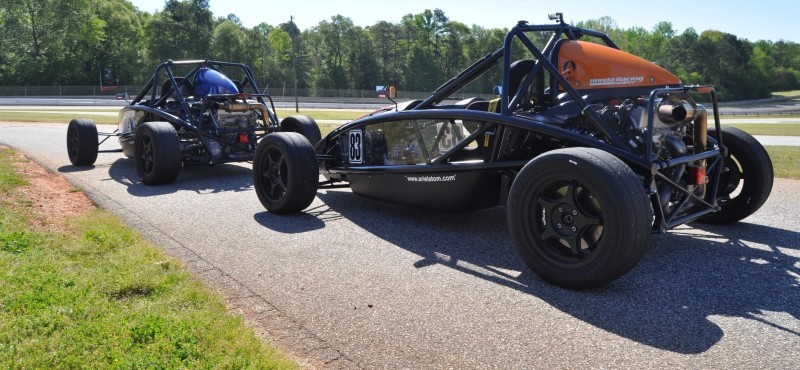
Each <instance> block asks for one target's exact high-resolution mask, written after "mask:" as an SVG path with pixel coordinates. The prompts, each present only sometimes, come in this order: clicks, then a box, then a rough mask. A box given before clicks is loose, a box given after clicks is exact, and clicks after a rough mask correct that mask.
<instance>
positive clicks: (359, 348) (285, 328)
mask: <svg viewBox="0 0 800 370" xmlns="http://www.w3.org/2000/svg"><path fill="white" fill-rule="evenodd" d="M65 131H66V129H65V127H64V126H59V125H44V124H43V125H30V124H16V125H14V124H5V125H0V144H5V145H11V146H13V147H17V148H19V149H20V150H22V151H23V152H24V153H26V154H28V155H30V156H31V157H33V158H34V159H35V160H37V161H38V162H40V163H42V164H44V165H45V166H46V167H47V168H49V169H51V170H53V171H55V172H57V173H61V174H63V175H64V176H66V177H67V178H68V179H69V180H70V181H72V182H73V183H74V184H77V185H78V186H80V187H81V188H83V189H84V190H85V191H86V192H87V193H88V194H89V196H90V197H91V198H92V199H94V200H95V201H96V202H98V203H99V204H100V205H101V206H103V207H105V208H108V209H110V210H112V211H113V212H116V213H118V214H120V215H121V216H123V217H124V219H125V220H126V221H127V222H128V223H129V224H131V225H133V226H135V227H137V228H139V229H140V230H142V232H143V233H144V234H145V235H146V236H147V237H149V238H150V239H152V240H154V241H155V242H156V243H158V244H160V245H162V246H164V248H165V249H167V250H168V251H169V252H170V253H172V254H174V255H176V256H178V257H180V258H182V259H183V260H184V261H186V263H187V265H188V266H189V267H190V268H192V269H194V270H195V271H196V272H197V273H198V274H200V275H201V276H203V277H204V278H205V279H206V280H207V281H209V282H210V283H211V284H212V285H214V286H216V287H218V288H220V289H221V290H223V291H225V292H226V293H227V294H228V296H229V297H231V298H232V304H233V305H234V306H235V307H236V309H237V310H239V311H241V312H244V313H245V314H246V315H247V317H249V319H250V322H251V323H254V324H255V325H256V326H257V327H258V328H259V331H261V332H266V333H269V335H271V336H272V337H273V338H275V341H276V342H277V343H278V344H280V345H282V346H284V347H286V348H289V349H290V350H292V351H293V352H295V353H298V354H299V355H300V356H303V357H307V358H309V359H310V362H311V363H312V364H321V363H327V364H328V365H327V366H328V367H330V368H359V367H361V368H458V369H467V368H475V369H478V368H480V369H484V368H500V369H511V368H678V367H680V368H726V369H727V368H742V369H753V368H773V369H789V368H794V369H797V368H800V215H798V207H797V202H798V199H800V181H792V180H777V181H776V185H775V188H774V190H773V193H772V197H771V198H770V199H769V201H768V202H767V204H766V205H765V206H764V207H763V208H762V210H761V211H759V212H758V213H756V214H755V215H753V216H752V217H750V218H748V219H746V220H745V221H744V222H741V223H739V224H737V225H733V226H723V227H720V226H709V225H700V224H699V225H693V226H694V227H681V228H678V229H676V230H673V231H672V232H670V233H669V234H668V235H662V236H654V237H653V238H652V239H651V242H650V249H649V251H648V252H647V254H646V255H645V257H644V259H643V260H642V261H641V262H640V264H639V265H638V266H637V267H636V268H635V269H634V270H633V271H632V272H631V273H629V274H628V275H626V276H624V277H623V278H621V279H619V280H617V281H616V282H613V283H611V284H609V285H607V286H605V287H603V288H600V289H597V290H594V291H587V292H574V291H567V290H563V289H559V288H556V287H553V286H551V285H548V284H546V283H544V282H542V281H541V280H539V279H538V278H537V277H535V276H534V275H532V274H531V273H530V272H529V271H528V270H527V269H526V268H525V267H524V266H523V264H522V263H521V262H520V260H519V258H518V257H517V255H516V253H515V251H514V248H513V246H512V244H511V241H510V239H509V237H508V234H507V227H506V222H505V213H504V209H503V208H499V207H498V208H493V209H489V210H485V211H481V212H476V213H471V214H466V215H442V214H434V213H428V212H423V211H418V210H414V209H408V208H402V207H395V206H392V205H387V204H383V203H380V202H376V201H371V200H367V199H363V198H360V197H357V196H355V195H353V194H351V193H350V192H349V191H346V190H331V191H320V192H319V194H318V199H316V200H315V202H314V203H313V204H312V206H311V208H310V209H309V210H307V212H305V213H303V214H301V215H296V216H276V215H272V214H269V213H267V212H265V211H264V210H263V209H262V207H261V205H260V204H259V203H258V200H257V198H256V195H255V193H254V191H253V189H252V182H251V174H250V170H249V168H248V166H246V165H243V166H238V165H222V166H217V167H213V168H203V167H192V168H186V169H184V170H183V171H182V172H181V175H180V176H179V177H178V179H177V181H176V182H175V183H174V184H171V185H168V186H159V187H148V186H144V185H142V184H140V183H138V182H137V181H136V180H135V170H134V168H133V164H132V163H131V161H130V160H129V159H126V158H123V157H121V156H120V155H119V154H101V155H100V157H99V158H98V161H97V163H96V165H95V166H93V167H90V168H76V167H73V166H71V165H69V162H68V160H67V156H66V152H65V148H64V142H65ZM110 146H111V147H113V146H114V145H113V144H112V145H110Z"/></svg>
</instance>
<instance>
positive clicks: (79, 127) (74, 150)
mask: <svg viewBox="0 0 800 370" xmlns="http://www.w3.org/2000/svg"><path fill="white" fill-rule="evenodd" d="M75 139H77V140H76V141H77V143H73V140H75ZM97 153H98V139H97V125H95V123H94V121H93V120H90V119H73V120H71V121H70V122H69V125H68V126H67V155H68V156H69V161H70V162H71V163H72V164H73V165H74V166H90V165H92V164H94V162H95V161H97Z"/></svg>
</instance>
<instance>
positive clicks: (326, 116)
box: [277, 109, 370, 121]
mask: <svg viewBox="0 0 800 370" xmlns="http://www.w3.org/2000/svg"><path fill="white" fill-rule="evenodd" d="M369 112H370V110H351V109H300V113H296V112H295V111H294V109H278V110H277V113H278V117H280V118H284V117H289V116H294V115H297V114H302V115H304V116H309V117H311V118H313V119H315V120H346V121H352V120H354V119H356V118H358V117H361V116H363V115H365V114H367V113H369Z"/></svg>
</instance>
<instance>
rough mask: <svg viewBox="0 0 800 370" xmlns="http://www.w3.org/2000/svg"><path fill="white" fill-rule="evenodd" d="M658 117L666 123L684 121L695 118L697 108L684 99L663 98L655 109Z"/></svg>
mask: <svg viewBox="0 0 800 370" xmlns="http://www.w3.org/2000/svg"><path fill="white" fill-rule="evenodd" d="M656 113H657V115H658V119H659V120H661V122H664V123H666V124H673V123H678V122H685V121H689V120H692V119H694V118H695V116H696V115H697V109H695V107H694V106H692V105H691V104H689V103H688V102H686V101H684V100H677V99H675V100H668V99H664V100H662V101H661V104H660V105H659V106H658V109H657V110H656Z"/></svg>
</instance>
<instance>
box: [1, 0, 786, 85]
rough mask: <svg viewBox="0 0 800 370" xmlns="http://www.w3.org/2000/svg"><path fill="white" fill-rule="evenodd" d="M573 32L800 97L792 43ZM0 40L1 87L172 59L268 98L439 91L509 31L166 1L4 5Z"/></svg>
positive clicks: (134, 74) (123, 79) (719, 80)
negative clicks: (262, 19)
mask: <svg viewBox="0 0 800 370" xmlns="http://www.w3.org/2000/svg"><path fill="white" fill-rule="evenodd" d="M576 25H577V26H580V27H585V28H592V29H596V30H599V31H602V32H605V33H607V34H608V35H609V36H610V37H611V38H612V40H614V41H615V42H616V43H617V45H618V46H619V47H620V48H621V49H623V50H625V51H628V52H631V53H633V54H635V55H638V56H640V57H643V58H645V59H648V60H651V61H653V62H655V63H658V64H659V65H661V66H662V67H664V68H666V69H668V70H670V71H672V72H673V73H675V74H676V75H678V77H680V78H681V80H683V81H684V83H690V84H693V83H698V84H713V85H715V86H716V87H717V90H718V92H719V95H720V98H721V100H742V99H755V98H763V97H768V96H769V95H770V92H771V91H785V90H795V89H800V44H798V43H795V42H789V41H783V40H780V41H769V40H759V41H756V42H751V41H749V40H746V39H740V38H738V37H737V36H735V35H732V34H729V33H724V32H720V31H714V30H707V31H703V32H701V33H699V34H698V33H697V32H696V31H695V30H694V29H692V28H689V29H686V30H684V31H683V32H681V33H678V32H677V31H676V30H675V29H674V28H673V27H672V24H671V23H669V22H661V23H659V24H657V25H656V26H655V27H653V28H652V29H649V30H648V29H645V28H642V27H633V28H628V29H621V28H620V27H618V26H617V25H616V23H615V22H614V20H613V19H611V18H608V17H603V18H600V19H596V20H587V21H583V22H579V23H577V24H576ZM510 26H511V25H510ZM0 31H2V35H4V37H2V38H0V85H3V86H22V85H32V86H36V85H40V86H48V85H94V84H97V83H98V80H99V75H100V71H101V70H103V69H105V68H110V69H113V70H114V71H115V72H116V77H117V79H118V83H119V84H120V85H134V86H136V85H140V84H142V83H143V82H145V81H147V79H148V78H149V77H150V74H151V73H152V71H153V68H154V67H155V66H156V65H157V64H158V63H161V62H163V61H166V60H168V59H173V60H179V59H217V60H228V61H237V62H243V63H246V64H248V65H250V67H251V68H252V69H253V71H254V73H255V75H256V78H257V80H258V82H259V84H260V85H261V86H262V87H264V86H269V87H271V88H276V87H281V86H285V87H288V88H291V87H293V86H295V84H296V86H297V87H298V88H310V89H343V90H371V89H373V88H374V87H375V85H387V84H393V85H395V86H398V88H399V89H401V90H405V91H432V89H434V88H436V87H437V86H438V85H440V84H441V83H443V82H444V81H446V80H447V79H449V78H450V77H452V76H454V75H455V74H457V73H458V72H459V71H460V70H461V69H463V68H464V67H466V66H467V65H469V64H471V63H472V62H473V61H475V60H476V59H479V58H480V57H482V56H484V55H486V54H488V53H490V52H492V51H494V50H496V49H497V48H499V47H500V46H501V45H502V42H503V38H504V36H505V34H506V32H507V29H496V28H492V29H489V28H484V27H481V26H478V25H472V26H467V25H465V24H463V23H460V22H458V21H456V20H451V19H449V18H448V17H447V16H446V15H445V14H444V12H443V11H441V10H439V9H434V10H424V11H422V12H421V13H418V14H408V15H405V16H404V17H402V19H401V20H400V22H399V23H391V22H386V21H381V22H378V23H376V24H374V25H371V26H367V27H361V26H357V25H354V24H353V22H352V20H351V19H349V18H347V17H345V16H342V15H334V16H332V17H331V18H330V19H328V20H324V21H321V22H319V24H317V25H316V26H313V27H311V28H309V29H306V30H300V29H299V28H298V27H297V25H296V24H295V23H294V22H293V21H291V20H287V22H285V23H281V24H279V25H274V26H273V25H270V24H266V23H261V24H259V25H257V26H255V27H252V28H248V27H245V26H243V25H242V23H241V21H240V20H239V18H238V17H237V16H236V15H234V14H230V15H227V16H224V17H216V18H215V17H214V15H213V14H212V13H211V11H210V10H209V3H208V0H183V1H179V0H167V1H165V3H164V8H163V10H161V11H158V12H156V13H155V14H150V13H147V12H143V11H140V10H138V9H137V8H136V7H134V6H133V5H132V4H131V3H130V2H129V1H127V0H0ZM534 41H537V40H534ZM539 41H541V40H539ZM485 84H489V82H486V83H485ZM474 88H475V89H478V90H481V91H476V92H480V93H488V92H489V91H491V86H481V85H480V84H478V85H477V86H476V87H474Z"/></svg>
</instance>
